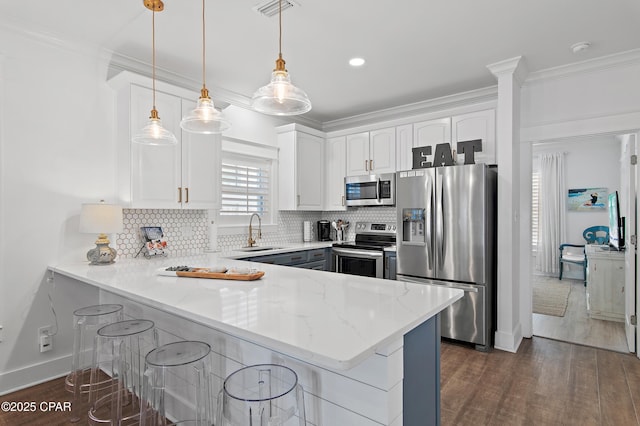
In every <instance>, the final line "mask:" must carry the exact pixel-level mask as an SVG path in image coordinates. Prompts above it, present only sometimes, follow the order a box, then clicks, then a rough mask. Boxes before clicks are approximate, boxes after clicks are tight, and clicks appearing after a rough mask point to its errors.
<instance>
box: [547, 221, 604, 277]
mask: <svg viewBox="0 0 640 426" xmlns="http://www.w3.org/2000/svg"><path fill="white" fill-rule="evenodd" d="M582 236H583V237H584V240H585V241H586V242H587V244H607V243H608V242H609V227H608V226H591V227H589V228H587V229H585V230H584V232H583V233H582ZM566 247H578V248H582V253H575V252H569V251H567V252H565V251H564V249H565V248H566ZM559 250H560V279H562V267H563V265H564V264H565V263H573V264H575V265H582V269H583V271H584V280H585V284H586V281H587V258H586V256H585V252H584V244H560V248H559Z"/></svg>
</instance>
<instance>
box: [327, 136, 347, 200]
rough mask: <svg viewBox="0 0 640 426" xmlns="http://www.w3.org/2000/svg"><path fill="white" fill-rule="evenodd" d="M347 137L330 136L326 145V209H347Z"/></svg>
mask: <svg viewBox="0 0 640 426" xmlns="http://www.w3.org/2000/svg"><path fill="white" fill-rule="evenodd" d="M346 143H347V142H346V138H345V137H344V136H339V137H335V138H329V139H327V141H326V145H325V161H326V163H325V170H326V171H327V173H326V179H325V195H324V208H323V209H322V210H325V211H339V210H346V209H347V207H346V204H345V194H344V190H345V186H344V177H345V172H346V170H347V159H346V152H347V148H346Z"/></svg>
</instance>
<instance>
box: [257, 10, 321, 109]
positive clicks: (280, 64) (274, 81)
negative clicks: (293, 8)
mask: <svg viewBox="0 0 640 426" xmlns="http://www.w3.org/2000/svg"><path fill="white" fill-rule="evenodd" d="M279 8H280V10H279V16H278V19H279V27H280V35H279V39H278V59H276V68H275V69H274V70H273V73H271V82H270V83H269V84H267V85H266V86H263V87H261V88H259V89H258V90H257V91H256V93H254V94H253V98H252V99H251V107H252V108H253V109H255V110H256V111H259V112H262V113H265V114H270V115H298V114H304V113H305V112H307V111H310V110H311V101H310V100H309V97H308V96H307V94H306V93H304V91H302V90H301V89H298V88H297V87H296V86H294V85H293V84H291V78H290V77H289V73H288V72H287V70H286V69H285V67H284V65H285V62H284V59H282V0H279Z"/></svg>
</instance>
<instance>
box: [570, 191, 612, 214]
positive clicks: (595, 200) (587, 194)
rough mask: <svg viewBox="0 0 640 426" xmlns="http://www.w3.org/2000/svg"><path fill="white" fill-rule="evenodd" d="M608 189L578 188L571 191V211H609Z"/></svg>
mask: <svg viewBox="0 0 640 426" xmlns="http://www.w3.org/2000/svg"><path fill="white" fill-rule="evenodd" d="M607 196H608V190H607V188H578V189H570V190H569V198H568V200H567V205H568V206H569V211H577V212H589V211H600V210H606V209H607Z"/></svg>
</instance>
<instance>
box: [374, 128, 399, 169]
mask: <svg viewBox="0 0 640 426" xmlns="http://www.w3.org/2000/svg"><path fill="white" fill-rule="evenodd" d="M369 150H370V152H369V154H370V155H371V167H369V171H370V172H372V173H395V171H396V128H395V127H391V128H389V129H382V130H374V131H373V132H371V134H370V135H369Z"/></svg>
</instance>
